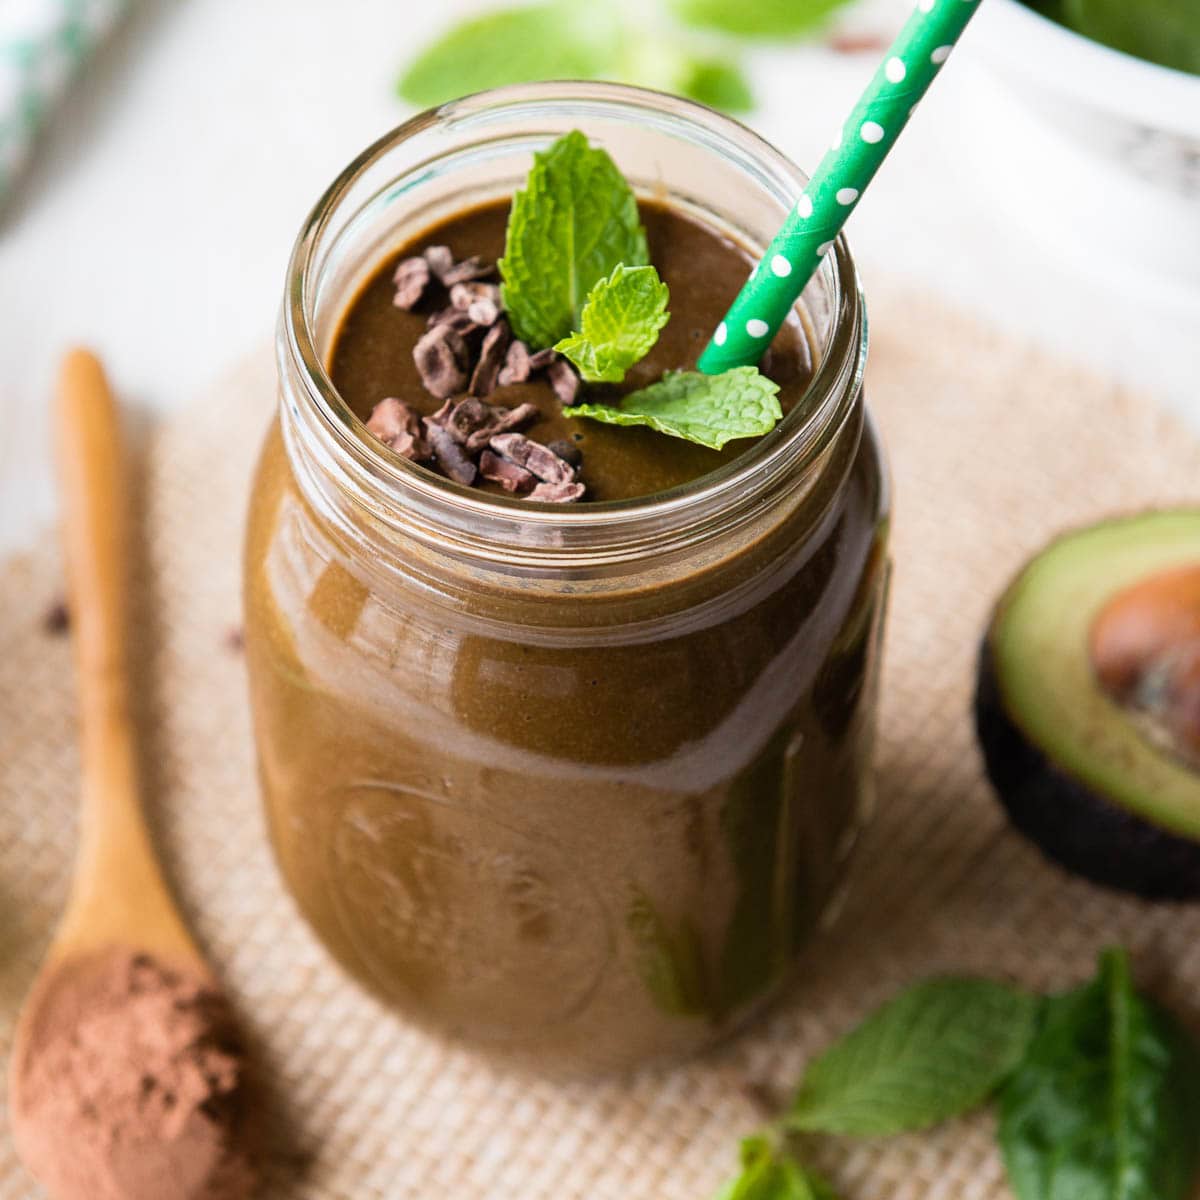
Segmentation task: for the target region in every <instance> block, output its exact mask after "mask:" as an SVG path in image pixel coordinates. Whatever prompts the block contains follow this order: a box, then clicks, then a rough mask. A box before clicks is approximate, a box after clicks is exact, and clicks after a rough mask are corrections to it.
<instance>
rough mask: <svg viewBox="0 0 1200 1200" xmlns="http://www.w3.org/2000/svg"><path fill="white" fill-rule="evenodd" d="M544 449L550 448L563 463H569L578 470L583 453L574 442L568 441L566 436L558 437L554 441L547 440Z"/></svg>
mask: <svg viewBox="0 0 1200 1200" xmlns="http://www.w3.org/2000/svg"><path fill="white" fill-rule="evenodd" d="M546 449H547V450H552V451H553V452H554V453H555V454H557V455H558V457H559V458H561V459H562V460H563V462H565V463H569V464H570V465H571V466H573V467H574V468H575V469H576V470H579V466H580V464H581V463H582V462H583V453H582V452H581V451H580V449H579V447H578V446H577V445H575V443H574V442H568V441H567V439H566V438H558V439H557V440H556V441H553V442H547V443H546Z"/></svg>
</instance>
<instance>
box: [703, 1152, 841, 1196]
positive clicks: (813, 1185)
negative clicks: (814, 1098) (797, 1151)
mask: <svg viewBox="0 0 1200 1200" xmlns="http://www.w3.org/2000/svg"><path fill="white" fill-rule="evenodd" d="M741 1165H742V1169H741V1172H740V1173H739V1174H738V1175H736V1176H735V1177H734V1178H733V1179H731V1180H729V1182H728V1183H726V1184H725V1185H724V1186H723V1187H722V1188H721V1190H720V1191H719V1192H717V1194H716V1196H715V1197H714V1200H837V1197H836V1195H835V1194H834V1191H833V1189H832V1188H831V1187H830V1186H829V1184H827V1183H826V1182H825V1181H824V1180H823V1179H821V1178H820V1177H819V1176H816V1175H811V1174H809V1173H808V1172H807V1171H805V1169H804V1168H803V1167H802V1166H801V1165H800V1164H799V1163H798V1162H797V1161H796V1159H795V1158H793V1157H792V1156H791V1155H790V1154H789V1153H788V1152H787V1150H786V1149H785V1148H783V1147H781V1146H778V1145H776V1144H775V1143H774V1142H773V1141H772V1140H771V1139H770V1138H767V1137H761V1136H757V1137H749V1138H745V1139H744V1140H743V1141H742V1146H741Z"/></svg>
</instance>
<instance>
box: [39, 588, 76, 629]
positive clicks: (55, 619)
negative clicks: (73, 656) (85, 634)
mask: <svg viewBox="0 0 1200 1200" xmlns="http://www.w3.org/2000/svg"><path fill="white" fill-rule="evenodd" d="M70 629H71V610H70V609H69V608H67V602H66V601H65V600H63V599H62V598H61V597H60V598H59V599H57V600H55V601H53V602H52V603H51V605H50V607H49V608H47V609H46V611H45V612H44V613H43V614H42V632H43V633H45V634H48V635H49V636H50V637H63V636H64V635H65V634H66V633H68V632H69V631H70Z"/></svg>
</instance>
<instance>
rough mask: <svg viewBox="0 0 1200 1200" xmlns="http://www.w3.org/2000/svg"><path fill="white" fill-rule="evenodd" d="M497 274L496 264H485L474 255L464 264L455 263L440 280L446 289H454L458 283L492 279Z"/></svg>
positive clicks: (464, 261) (465, 259)
mask: <svg viewBox="0 0 1200 1200" xmlns="http://www.w3.org/2000/svg"><path fill="white" fill-rule="evenodd" d="M495 274H496V264H495V263H485V262H484V261H483V259H481V258H480V257H479V255H478V254H472V255H471V257H470V258H464V259H463V260H462V262H457V263H455V264H454V265H453V266H452V267H451V268H450V269H449V270H448V271H443V272H442V274H441V275H440V276H439V278H440V279H441V281H442V283H444V284H445V285H446V287H453V286H454V285H455V284H456V283H470V282H471V281H472V280H475V279H491V278H492V277H493V276H494V275H495Z"/></svg>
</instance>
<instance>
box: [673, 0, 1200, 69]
mask: <svg viewBox="0 0 1200 1200" xmlns="http://www.w3.org/2000/svg"><path fill="white" fill-rule="evenodd" d="M697 2H698V3H705V2H706V0H697ZM781 2H782V0H781ZM1027 2H1028V3H1029V7H1030V8H1036V9H1037V10H1038V11H1039V12H1042V13H1045V14H1046V16H1048V17H1050V18H1052V19H1053V20H1055V21H1058V22H1059V23H1060V24H1063V25H1066V26H1067V28H1069V29H1073V30H1074V31H1075V32H1076V33H1081V34H1083V36H1084V37H1087V38H1091V39H1092V40H1093V41H1096V42H1103V43H1104V45H1106V46H1112V47H1113V49H1114V50H1122V51H1124V52H1125V53H1126V54H1132V55H1133V56H1134V57H1135V58H1144V59H1146V60H1147V61H1148V62H1153V63H1159V64H1160V65H1161V66H1164V67H1174V68H1175V70H1177V71H1190V72H1191V73H1192V74H1194V75H1200V0H1027Z"/></svg>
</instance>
